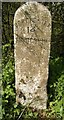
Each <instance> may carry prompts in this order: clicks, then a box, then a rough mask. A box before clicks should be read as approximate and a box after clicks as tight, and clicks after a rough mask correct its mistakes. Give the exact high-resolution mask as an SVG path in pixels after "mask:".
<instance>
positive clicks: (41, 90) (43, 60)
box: [14, 2, 51, 109]
mask: <svg viewBox="0 0 64 120" xmlns="http://www.w3.org/2000/svg"><path fill="white" fill-rule="evenodd" d="M50 40H51V15H50V12H49V11H48V9H47V8H46V7H45V6H43V5H41V4H39V3H37V2H28V3H26V4H24V5H23V6H21V7H20V8H19V9H18V10H17V11H16V13H15V17H14V45H15V50H14V54H15V78H16V82H15V85H16V93H17V95H16V101H17V102H20V103H21V104H23V105H27V104H30V106H31V107H33V108H36V109H46V104H47V79H48V63H49V56H50Z"/></svg>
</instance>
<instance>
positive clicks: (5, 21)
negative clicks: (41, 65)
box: [2, 2, 64, 120]
mask: <svg viewBox="0 0 64 120" xmlns="http://www.w3.org/2000/svg"><path fill="white" fill-rule="evenodd" d="M22 4H23V3H22ZM42 4H44V5H45V6H47V7H48V9H49V10H50V12H51V15H52V41H51V53H50V63H49V79H48V86H47V89H48V105H47V110H46V111H36V110H33V109H31V108H29V106H28V107H27V108H26V109H25V111H24V107H23V106H22V105H20V104H16V99H15V98H16V93H15V69H14V63H15V62H14V37H13V19H14V14H15V11H16V10H17V8H18V7H19V6H20V5H21V3H19V2H16V3H15V2H13V3H12V2H6V3H4V2H3V3H2V31H3V34H2V68H3V75H2V84H3V100H2V112H3V118H2V119H3V120H17V119H18V117H19V115H20V113H22V112H23V111H24V112H23V114H22V117H21V118H20V119H22V120H53V118H54V119H55V120H64V117H63V116H64V107H63V106H64V105H63V104H64V103H63V101H64V2H62V3H60V2H59V3H58V2H56V3H51V2H50V3H49V2H45V3H42Z"/></svg>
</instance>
